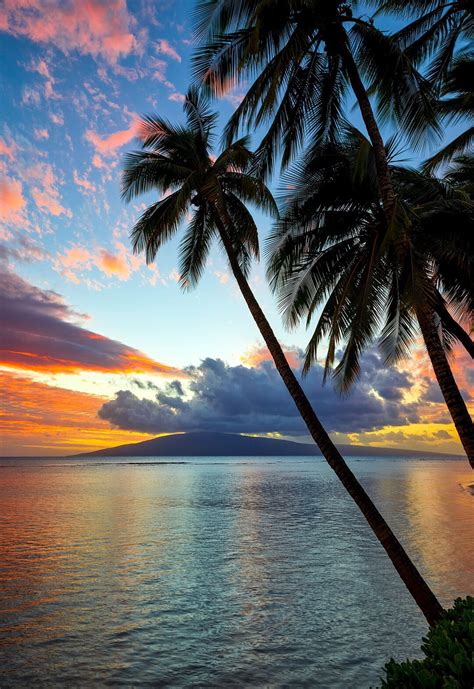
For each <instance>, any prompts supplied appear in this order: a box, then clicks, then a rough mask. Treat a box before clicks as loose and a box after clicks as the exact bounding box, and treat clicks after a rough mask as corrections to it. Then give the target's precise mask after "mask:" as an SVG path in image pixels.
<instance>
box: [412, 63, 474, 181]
mask: <svg viewBox="0 0 474 689" xmlns="http://www.w3.org/2000/svg"><path fill="white" fill-rule="evenodd" d="M473 83H474V53H467V54H466V53H463V54H461V55H458V56H457V57H456V58H455V59H454V60H453V63H452V67H451V68H450V70H449V72H448V73H447V76H446V79H445V81H444V83H443V85H442V87H441V89H440V92H441V93H440V95H441V98H440V99H439V101H438V110H439V112H440V113H441V115H442V116H443V117H444V118H445V120H446V122H450V123H455V122H459V121H460V120H463V119H465V120H466V121H467V120H472V119H473V117H474V89H473V87H472V84H473ZM473 144H474V126H471V127H467V128H466V129H465V130H464V131H462V132H461V133H460V134H458V135H457V136H456V137H455V138H454V139H453V140H452V141H450V142H449V143H447V144H446V145H445V146H443V148H441V149H440V150H439V151H437V153H435V155H433V156H431V157H430V158H428V160H426V161H425V163H424V165H423V169H424V170H426V171H427V172H431V171H433V170H436V169H437V168H439V167H440V166H441V165H443V164H446V163H449V161H450V160H453V159H454V158H456V157H458V156H461V155H463V154H464V153H465V152H468V150H469V148H472V146H473Z"/></svg>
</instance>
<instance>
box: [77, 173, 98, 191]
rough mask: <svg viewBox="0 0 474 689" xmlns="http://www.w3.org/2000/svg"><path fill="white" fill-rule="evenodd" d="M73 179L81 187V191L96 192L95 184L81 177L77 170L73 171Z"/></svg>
mask: <svg viewBox="0 0 474 689" xmlns="http://www.w3.org/2000/svg"><path fill="white" fill-rule="evenodd" d="M72 178H73V180H74V183H75V184H76V186H77V187H79V190H83V191H85V192H94V191H96V187H95V184H93V183H92V182H91V181H90V180H88V179H87V177H81V176H80V175H79V173H78V171H77V170H73V171H72Z"/></svg>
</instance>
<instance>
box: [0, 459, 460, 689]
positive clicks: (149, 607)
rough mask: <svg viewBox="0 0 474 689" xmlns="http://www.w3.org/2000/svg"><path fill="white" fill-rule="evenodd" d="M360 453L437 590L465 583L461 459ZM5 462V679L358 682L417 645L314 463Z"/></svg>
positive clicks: (416, 618)
mask: <svg viewBox="0 0 474 689" xmlns="http://www.w3.org/2000/svg"><path fill="white" fill-rule="evenodd" d="M353 466H354V471H355V472H356V473H357V475H359V476H360V477H361V479H362V481H363V483H364V485H365V486H366V488H367V490H368V491H369V493H370V494H371V495H372V496H373V497H374V499H375V501H376V502H377V504H378V505H379V506H380V507H381V508H382V510H383V512H384V514H385V515H386V516H387V519H388V521H389V522H390V523H391V525H392V527H393V528H394V530H395V531H396V533H397V535H398V536H399V537H400V539H401V540H402V542H403V543H404V544H405V545H406V547H407V549H408V550H409V551H410V553H411V554H412V555H413V557H414V558H415V560H416V561H417V563H418V564H419V565H420V566H421V568H422V570H423V573H424V574H425V576H426V578H427V579H428V581H429V583H430V584H431V585H432V586H433V588H434V590H435V591H436V593H437V594H438V595H440V596H441V597H442V599H443V601H444V602H445V603H448V602H450V601H451V600H452V599H453V598H454V597H455V596H457V595H465V594H466V593H468V592H472V583H471V582H472V570H473V568H474V562H473V559H472V554H471V553H469V551H468V548H466V547H465V546H466V543H467V542H469V539H471V538H472V506H473V504H474V499H473V497H472V496H471V495H470V494H469V493H468V492H467V491H466V490H462V489H461V487H460V485H459V484H466V482H468V481H469V479H470V477H468V476H467V473H466V472H465V471H464V465H463V464H459V463H456V462H446V463H444V464H443V463H441V462H413V461H400V462H395V461H383V462H380V463H375V462H374V461H373V460H371V461H354V465H353ZM0 471H1V474H0V480H1V487H0V520H1V521H0V548H1V564H0V610H1V626H0V642H1V650H0V663H1V665H2V666H3V668H4V673H3V674H4V675H5V676H4V677H2V681H1V682H0V684H1V686H2V687H3V686H6V687H10V686H11V687H23V686H25V685H27V683H28V682H30V683H34V684H35V686H39V687H42V686H44V687H56V686H57V687H63V686H84V687H94V686H107V685H108V686H131V685H137V686H153V687H156V686H173V687H189V686H193V687H194V686H203V687H214V686H215V687H222V686H226V687H234V686H235V687H239V686H263V685H264V686H268V687H283V686H289V685H292V686H295V685H296V686H299V687H305V686H308V687H310V686H311V687H313V686H315V685H316V686H319V687H331V688H336V689H337V687H341V688H342V687H347V686H351V687H354V688H357V687H367V686H369V684H370V682H372V683H375V682H376V680H377V676H378V672H379V668H380V666H381V665H382V664H383V662H384V660H385V658H386V657H388V656H390V655H392V654H394V653H395V654H396V655H398V656H400V657H402V656H404V655H406V654H413V653H414V652H415V651H416V649H417V648H418V645H419V638H420V636H421V634H422V633H423V631H424V629H425V625H424V621H423V619H422V617H421V615H420V614H419V613H418V611H417V609H416V608H415V606H414V604H413V602H412V601H411V599H410V597H409V596H408V594H407V593H406V591H405V589H404V587H403V584H402V583H401V582H400V580H399V579H398V577H397V575H396V573H395V572H394V571H393V569H392V567H391V565H390V563H389V562H388V561H387V559H386V557H385V556H384V553H383V551H382V550H381V548H380V546H379V545H378V543H377V542H376V541H375V539H374V538H373V537H372V535H371V534H370V532H369V531H368V530H367V527H366V524H365V522H364V520H363V518H362V517H361V516H360V514H359V513H358V511H357V509H356V508H355V506H354V505H353V504H352V503H351V502H350V500H348V499H347V497H346V495H345V494H344V492H343V490H342V488H340V486H339V485H338V484H337V482H336V481H335V479H334V477H333V476H332V474H331V472H330V470H329V469H328V468H327V467H326V466H325V465H324V464H323V463H321V462H314V461H312V460H300V459H298V460H293V461H289V460H287V459H285V460H283V459H282V460H277V461H275V460H271V461H270V460H260V461H259V460H257V461H252V460H250V461H246V462H244V461H238V460H229V461H227V462H221V463H217V462H212V461H209V462H202V461H201V462H199V461H198V462H196V463H195V464H189V465H178V464H176V465H173V464H169V465H161V466H152V465H148V464H147V465H145V464H144V465H142V466H140V465H138V466H135V465H125V464H122V465H101V466H97V465H94V464H91V463H89V464H84V465H79V466H61V464H60V463H58V462H57V463H54V462H53V463H52V466H49V467H38V466H37V465H36V466H35V465H34V463H31V462H30V464H29V465H28V464H23V465H22V464H17V465H16V466H15V465H13V466H10V467H9V468H0ZM470 574H471V576H470ZM470 588H471V591H470V590H469V589H470ZM5 668H6V669H5Z"/></svg>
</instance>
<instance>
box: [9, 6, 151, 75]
mask: <svg viewBox="0 0 474 689" xmlns="http://www.w3.org/2000/svg"><path fill="white" fill-rule="evenodd" d="M134 24H135V21H134V19H133V17H132V16H131V15H130V13H129V12H128V10H127V3H126V0H87V2H85V1H84V0H64V1H63V0H4V1H3V3H2V7H1V8H0V30H3V31H6V32H8V33H10V34H13V35H14V36H25V37H26V38H29V39H30V40H32V41H34V42H36V43H44V44H47V45H53V46H55V47H56V48H58V49H59V50H61V51H62V52H63V53H65V54H69V53H71V52H73V51H78V52H79V53H81V54H82V55H92V57H94V58H98V57H101V58H103V59H105V60H106V61H107V62H108V63H110V64H115V63H116V62H117V60H118V59H119V58H120V57H122V56H126V55H129V54H130V53H131V52H133V51H134V50H135V49H136V47H137V41H136V38H135V36H134V35H133V33H132V28H133V27H134ZM43 76H45V75H43Z"/></svg>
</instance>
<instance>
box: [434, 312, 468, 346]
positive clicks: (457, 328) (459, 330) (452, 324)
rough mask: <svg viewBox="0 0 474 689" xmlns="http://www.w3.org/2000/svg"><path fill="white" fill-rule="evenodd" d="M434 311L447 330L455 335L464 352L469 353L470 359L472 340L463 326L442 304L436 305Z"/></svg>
mask: <svg viewBox="0 0 474 689" xmlns="http://www.w3.org/2000/svg"><path fill="white" fill-rule="evenodd" d="M436 313H437V314H438V316H439V317H440V318H441V320H442V322H443V324H444V325H445V326H446V328H447V329H448V330H449V332H450V333H451V334H452V335H454V336H455V337H456V339H457V340H459V342H460V343H461V344H462V346H463V347H464V349H465V350H466V352H468V354H470V356H471V359H474V342H473V341H472V340H471V338H470V337H469V333H467V332H466V331H465V330H464V328H463V327H462V326H461V325H459V323H458V322H457V320H455V319H454V318H453V317H452V316H451V314H450V313H449V311H448V309H447V308H446V307H445V306H443V305H442V304H440V305H438V306H436Z"/></svg>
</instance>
